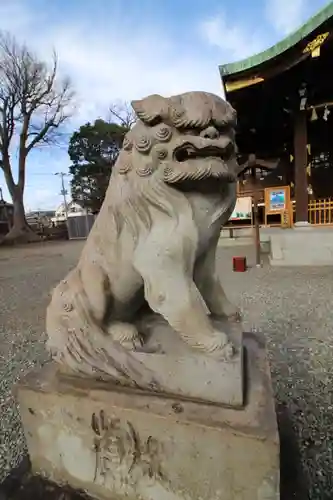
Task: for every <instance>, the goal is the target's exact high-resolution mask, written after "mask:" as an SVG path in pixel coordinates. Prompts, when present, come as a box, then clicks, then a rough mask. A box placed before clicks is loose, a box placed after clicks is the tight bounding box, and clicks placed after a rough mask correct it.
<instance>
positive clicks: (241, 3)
mask: <svg viewBox="0 0 333 500" xmlns="http://www.w3.org/2000/svg"><path fill="white" fill-rule="evenodd" d="M326 4H327V2H326V1H323V0H252V1H251V2H250V1H245V0H224V1H223V2H222V0H219V1H217V0H205V1H203V0H201V1H199V0H163V1H162V0H126V1H125V0H54V1H53V2H50V1H47V0H17V1H16V0H11V2H9V1H8V0H0V20H1V29H3V30H6V31H10V32H11V33H12V34H13V35H15V36H16V37H17V38H18V39H19V40H22V41H25V42H26V43H27V44H28V45H29V46H30V47H31V48H32V49H33V50H35V51H36V52H37V53H39V54H40V56H41V57H42V58H43V59H45V60H49V59H50V54H51V52H52V49H53V48H55V49H56V51H57V53H58V57H59V70H60V72H61V73H62V74H68V75H69V76H71V78H72V81H73V85H74V87H75V89H76V91H77V112H76V115H75V116H74V118H73V120H72V123H71V127H73V128H75V127H77V126H79V125H80V124H83V123H85V122H86V121H93V120H94V119H96V118H98V117H107V115H108V108H109V105H110V104H111V103H114V102H117V101H130V100H131V99H135V98H138V97H143V96H145V95H147V94H150V93H160V94H164V95H170V94H174V93H178V92H184V91H188V90H207V91H211V92H215V93H218V94H221V93H222V89H221V83H220V79H219V73H218V65H219V64H224V63H227V62H232V61H236V60H238V59H242V58H244V57H247V56H250V55H252V54H254V53H256V52H259V51H261V50H264V49H266V48H268V47H269V46H270V45H273V44H274V43H276V42H277V41H279V40H280V39H282V38H284V37H285V36H286V35H287V34H288V33H290V32H291V31H293V30H294V29H296V28H297V27H298V26H300V25H301V24H303V22H305V21H306V20H307V18H308V17H310V16H311V15H313V14H314V13H315V12H316V11H317V10H319V9H320V8H322V7H323V6H324V5H326ZM15 158H16V157H15V155H14V156H13V161H14V165H15V170H16V164H15ZM69 163H70V162H69V158H68V156H67V148H66V145H64V146H62V147H61V148H59V147H53V148H51V149H45V148H44V149H43V150H42V151H41V150H36V151H34V152H33V153H32V154H31V156H30V157H29V159H28V166H27V183H26V190H25V204H26V208H27V209H52V208H55V207H56V206H57V205H58V204H59V203H60V202H61V197H60V195H59V191H60V185H59V177H56V176H55V175H54V173H55V172H58V171H64V172H67V171H68V166H69ZM15 173H16V172H15ZM0 186H1V187H3V188H4V194H5V198H6V199H7V200H9V195H8V193H7V190H6V188H5V183H4V180H3V177H2V173H1V172H0Z"/></svg>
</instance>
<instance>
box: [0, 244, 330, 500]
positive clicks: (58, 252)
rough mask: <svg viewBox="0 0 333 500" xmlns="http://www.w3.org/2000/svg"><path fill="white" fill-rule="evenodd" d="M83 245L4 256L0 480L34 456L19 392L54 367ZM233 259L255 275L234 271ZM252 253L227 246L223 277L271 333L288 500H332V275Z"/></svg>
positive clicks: (250, 320)
mask: <svg viewBox="0 0 333 500" xmlns="http://www.w3.org/2000/svg"><path fill="white" fill-rule="evenodd" d="M81 247H82V242H61V243H46V244H44V245H34V246H29V247H26V248H17V249H1V248H0V311H1V321H0V414H1V423H0V480H1V479H3V478H4V477H5V476H6V475H7V474H8V473H9V471H10V470H11V469H12V468H13V467H15V466H17V465H18V463H19V462H20V460H21V458H22V456H23V455H24V454H25V451H26V449H25V443H24V437H23V433H22V430H21V427H20V424H19V415H18V411H17V408H16V406H15V402H14V400H13V398H12V396H11V388H12V386H13V383H15V382H16V381H17V380H18V378H19V377H20V376H22V375H23V374H24V373H26V372H27V371H28V370H30V369H31V368H32V366H34V365H36V364H37V365H38V364H40V363H42V362H44V361H45V360H46V359H47V354H46V352H45V350H44V345H43V342H44V339H45V334H44V317H45V307H46V304H47V303H48V300H49V291H50V289H51V288H52V287H53V286H54V285H55V284H56V283H57V282H58V281H59V280H60V279H61V278H62V277H63V276H64V275H65V273H66V272H67V271H68V270H69V269H70V268H71V267H72V266H73V265H74V264H75V262H76V260H77V257H78V253H79V251H80V249H81ZM233 255H246V256H247V259H248V263H249V264H250V268H249V270H248V271H247V272H246V273H233V272H232V270H231V259H232V256H233ZM253 262H254V256H253V252H252V249H251V248H250V247H244V248H243V247H239V246H238V247H236V248H234V249H232V248H221V249H220V250H219V254H218V270H219V273H220V277H221V280H222V282H223V283H224V286H225V289H226V291H227V293H228V295H229V296H230V298H231V299H232V300H233V301H234V302H235V303H237V304H238V305H239V306H240V307H241V309H242V311H243V316H244V327H245V330H252V331H255V330H260V331H262V332H264V333H265V335H266V337H267V341H268V347H269V352H270V357H271V364H272V376H273V383H274V390H275V394H276V402H277V411H278V417H279V426H280V436H281V451H282V464H281V472H282V488H283V494H282V499H283V500H289V499H292V498H297V499H299V500H306V499H307V498H309V499H310V500H326V499H327V500H332V498H333V479H332V477H333V476H332V471H333V419H332V410H333V398H332V390H331V387H333V385H332V381H333V370H332V353H333V339H332V333H333V311H332V307H331V304H332V292H333V267H332V268H306V269H305V268H304V269H292V268H290V269H282V268H281V269H280V268H271V267H270V266H269V265H268V264H267V263H265V264H264V266H263V268H259V269H258V268H256V267H254V266H253V267H251V266H252V265H253Z"/></svg>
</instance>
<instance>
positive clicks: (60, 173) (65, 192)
mask: <svg viewBox="0 0 333 500" xmlns="http://www.w3.org/2000/svg"><path fill="white" fill-rule="evenodd" d="M54 175H60V177H61V191H60V194H62V196H63V198H64V207H65V214H66V221H67V219H68V204H67V198H66V195H67V189H65V183H64V177H65V176H66V175H67V174H65V173H64V172H56V173H55V174H54Z"/></svg>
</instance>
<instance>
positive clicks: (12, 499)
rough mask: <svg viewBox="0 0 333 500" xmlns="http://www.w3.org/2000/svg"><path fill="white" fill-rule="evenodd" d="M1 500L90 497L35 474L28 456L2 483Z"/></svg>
mask: <svg viewBox="0 0 333 500" xmlns="http://www.w3.org/2000/svg"><path fill="white" fill-rule="evenodd" d="M0 500H88V497H87V496H85V495H83V494H78V493H76V492H73V490H70V489H68V488H60V487H59V486H56V485H54V484H52V483H50V482H49V481H46V480H44V479H42V478H41V477H38V476H33V475H32V474H31V473H30V462H29V460H28V458H26V459H24V460H23V461H22V463H21V465H20V466H19V467H18V468H17V469H15V470H13V471H12V472H11V474H10V475H9V476H8V477H7V478H6V479H5V481H4V482H3V483H2V484H0Z"/></svg>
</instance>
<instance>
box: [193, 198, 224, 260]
mask: <svg viewBox="0 0 333 500" xmlns="http://www.w3.org/2000/svg"><path fill="white" fill-rule="evenodd" d="M188 200H189V202H190V204H191V207H192V213H193V219H194V223H195V226H196V228H197V232H198V250H197V254H201V253H202V252H203V251H205V250H206V248H207V246H208V245H209V244H210V241H211V240H212V239H214V238H216V232H219V231H220V224H219V220H216V221H215V222H213V221H214V218H215V214H216V213H217V212H218V211H219V209H220V207H221V196H220V195H218V194H216V195H215V194H214V195H209V196H203V195H201V194H197V193H191V194H189V195H188Z"/></svg>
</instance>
